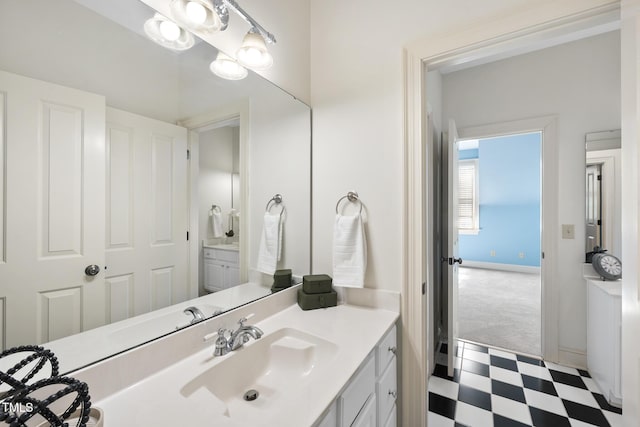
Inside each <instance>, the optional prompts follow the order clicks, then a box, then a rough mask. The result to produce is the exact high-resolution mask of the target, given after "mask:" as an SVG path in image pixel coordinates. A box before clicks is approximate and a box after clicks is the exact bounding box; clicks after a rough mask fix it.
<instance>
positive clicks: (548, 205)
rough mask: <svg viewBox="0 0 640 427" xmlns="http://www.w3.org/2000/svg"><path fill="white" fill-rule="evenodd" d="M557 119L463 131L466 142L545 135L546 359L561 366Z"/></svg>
mask: <svg viewBox="0 0 640 427" xmlns="http://www.w3.org/2000/svg"><path fill="white" fill-rule="evenodd" d="M556 128H557V118H556V117H555V116H545V117H535V118H530V119H522V120H513V121H509V122H503V123H495V124H488V125H482V126H473V127H466V128H462V129H460V136H461V137H463V138H478V139H484V138H491V137H496V136H503V135H510V134H514V133H527V132H542V144H541V147H540V149H541V155H542V158H541V159H540V160H541V162H542V173H541V175H542V209H541V213H542V219H541V224H542V230H541V231H542V233H541V234H542V235H541V242H540V247H541V251H542V254H541V258H542V259H541V267H542V276H541V281H542V283H541V289H542V300H541V303H542V307H541V314H542V343H541V344H542V356H543V358H544V359H545V360H549V361H551V362H558V361H559V359H558V357H559V355H558V330H559V327H558V326H559V324H558V322H559V319H558V318H559V312H558V310H559V308H558V301H559V290H558V284H557V283H555V281H554V277H556V270H555V269H556V265H555V260H556V256H555V254H556V253H557V251H558V249H557V246H558V242H557V239H556V238H555V236H557V235H558V234H557V233H558V202H559V199H558V198H559V195H558V186H557V182H558V181H559V176H560V172H559V165H558V157H559V155H558V143H557V141H556V139H557V138H556Z"/></svg>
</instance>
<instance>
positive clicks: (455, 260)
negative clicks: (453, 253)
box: [448, 258, 462, 265]
mask: <svg viewBox="0 0 640 427" xmlns="http://www.w3.org/2000/svg"><path fill="white" fill-rule="evenodd" d="M448 261H449V265H453V264H455V263H458V264H462V258H448Z"/></svg>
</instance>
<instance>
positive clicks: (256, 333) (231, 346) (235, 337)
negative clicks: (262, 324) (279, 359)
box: [205, 317, 264, 356]
mask: <svg viewBox="0 0 640 427" xmlns="http://www.w3.org/2000/svg"><path fill="white" fill-rule="evenodd" d="M246 321H247V319H246V318H245V317H243V318H242V319H240V320H238V324H239V325H240V326H239V327H238V329H236V330H235V331H233V332H231V335H230V336H229V338H227V337H226V336H225V333H226V332H227V331H226V329H218V333H217V338H216V343H215V346H216V347H215V351H214V352H213V355H214V356H224V355H225V354H227V353H229V352H230V351H235V350H237V349H239V348H240V347H242V346H243V345H244V344H245V343H246V342H248V341H249V337H251V338H253V339H255V340H257V339H259V338H260V337H262V335H263V334H264V332H262V330H261V329H260V328H258V327H257V326H249V325H247V326H245V325H244V322H246ZM205 339H207V338H205Z"/></svg>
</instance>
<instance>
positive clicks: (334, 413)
mask: <svg viewBox="0 0 640 427" xmlns="http://www.w3.org/2000/svg"><path fill="white" fill-rule="evenodd" d="M337 426H338V410H337V407H336V402H335V401H334V402H333V403H332V404H331V409H329V412H328V413H327V415H325V416H324V418H323V419H322V421H320V422H319V423H318V425H316V427H337Z"/></svg>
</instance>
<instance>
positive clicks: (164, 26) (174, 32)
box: [144, 13, 195, 50]
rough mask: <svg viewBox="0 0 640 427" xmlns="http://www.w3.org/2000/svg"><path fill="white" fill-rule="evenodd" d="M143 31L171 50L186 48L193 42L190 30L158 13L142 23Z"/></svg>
mask: <svg viewBox="0 0 640 427" xmlns="http://www.w3.org/2000/svg"><path fill="white" fill-rule="evenodd" d="M144 32H145V33H146V34H147V36H148V37H149V38H150V39H151V40H153V41H154V42H156V43H158V44H159V45H160V46H162V47H166V48H168V49H172V50H187V49H189V48H190V47H191V46H193V45H194V44H195V40H194V38H193V35H192V34H191V33H190V32H188V31H185V30H184V29H183V28H180V26H178V25H177V24H176V23H175V22H173V21H171V20H170V19H167V18H165V17H164V16H162V15H160V14H159V13H156V14H155V15H154V16H153V18H149V19H147V21H146V22H145V23H144Z"/></svg>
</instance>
